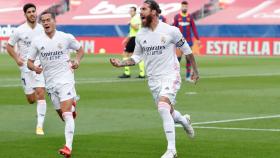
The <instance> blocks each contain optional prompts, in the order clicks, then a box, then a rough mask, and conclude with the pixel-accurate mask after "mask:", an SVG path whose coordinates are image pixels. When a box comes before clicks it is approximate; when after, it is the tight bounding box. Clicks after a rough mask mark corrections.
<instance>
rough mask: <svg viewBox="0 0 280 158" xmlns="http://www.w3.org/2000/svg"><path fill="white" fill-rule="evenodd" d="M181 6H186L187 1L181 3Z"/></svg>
mask: <svg viewBox="0 0 280 158" xmlns="http://www.w3.org/2000/svg"><path fill="white" fill-rule="evenodd" d="M181 4H182V5H188V4H189V3H188V2H187V1H182V3H181Z"/></svg>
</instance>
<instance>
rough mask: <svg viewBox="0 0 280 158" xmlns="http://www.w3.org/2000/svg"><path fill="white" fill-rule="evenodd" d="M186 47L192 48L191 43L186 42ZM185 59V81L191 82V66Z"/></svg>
mask: <svg viewBox="0 0 280 158" xmlns="http://www.w3.org/2000/svg"><path fill="white" fill-rule="evenodd" d="M188 45H189V46H190V47H191V48H192V46H193V43H192V42H188ZM185 59H186V78H185V79H186V81H188V82H193V80H192V79H191V73H192V65H191V62H190V61H189V60H188V58H187V57H186V56H185Z"/></svg>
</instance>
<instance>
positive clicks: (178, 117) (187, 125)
mask: <svg viewBox="0 0 280 158" xmlns="http://www.w3.org/2000/svg"><path fill="white" fill-rule="evenodd" d="M172 117H173V119H174V122H175V123H179V124H181V125H182V126H183V128H184V130H185V131H186V133H187V134H188V136H189V137H190V138H194V136H195V133H194V129H193V127H192V125H191V119H190V115H188V114H186V115H184V116H183V115H182V114H181V113H180V112H179V111H177V110H175V109H174V111H173V113H172Z"/></svg>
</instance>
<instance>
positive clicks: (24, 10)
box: [22, 3, 36, 13]
mask: <svg viewBox="0 0 280 158" xmlns="http://www.w3.org/2000/svg"><path fill="white" fill-rule="evenodd" d="M29 8H35V10H36V6H35V4H33V3H27V4H25V5H24V6H23V8H22V9H23V12H24V13H26V12H27V10H28V9H29Z"/></svg>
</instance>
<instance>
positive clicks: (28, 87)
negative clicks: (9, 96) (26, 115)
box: [21, 71, 45, 95]
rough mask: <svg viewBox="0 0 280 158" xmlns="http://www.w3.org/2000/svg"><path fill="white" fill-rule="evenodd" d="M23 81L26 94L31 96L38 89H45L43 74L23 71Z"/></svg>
mask: <svg viewBox="0 0 280 158" xmlns="http://www.w3.org/2000/svg"><path fill="white" fill-rule="evenodd" d="M21 81H22V87H23V90H24V93H25V94H27V95H29V94H32V93H34V92H35V90H34V89H35V88H37V87H45V79H44V76H43V73H41V74H36V73H35V72H34V71H28V72H25V71H21Z"/></svg>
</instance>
